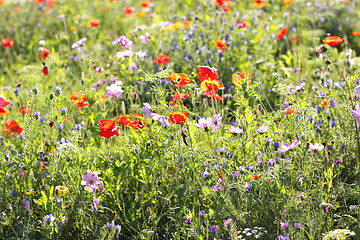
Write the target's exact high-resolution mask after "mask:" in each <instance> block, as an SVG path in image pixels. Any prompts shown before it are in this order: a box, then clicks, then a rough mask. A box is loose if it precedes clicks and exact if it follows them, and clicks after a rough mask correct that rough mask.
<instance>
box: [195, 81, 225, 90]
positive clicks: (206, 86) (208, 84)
mask: <svg viewBox="0 0 360 240" xmlns="http://www.w3.org/2000/svg"><path fill="white" fill-rule="evenodd" d="M222 87H223V86H222V85H221V83H220V81H219V80H211V79H205V80H204V81H202V82H201V84H200V88H201V90H203V91H204V92H205V91H208V90H211V89H213V90H214V91H215V92H216V91H217V90H219V89H220V88H222Z"/></svg>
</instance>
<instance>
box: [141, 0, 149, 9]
mask: <svg viewBox="0 0 360 240" xmlns="http://www.w3.org/2000/svg"><path fill="white" fill-rule="evenodd" d="M141 6H142V7H144V8H148V7H149V2H148V1H142V2H141Z"/></svg>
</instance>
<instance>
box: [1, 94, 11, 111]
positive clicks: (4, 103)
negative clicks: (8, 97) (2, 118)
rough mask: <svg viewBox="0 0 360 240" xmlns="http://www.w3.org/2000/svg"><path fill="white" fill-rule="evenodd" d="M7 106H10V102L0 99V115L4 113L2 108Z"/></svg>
mask: <svg viewBox="0 0 360 240" xmlns="http://www.w3.org/2000/svg"><path fill="white" fill-rule="evenodd" d="M9 104H10V102H6V101H5V100H4V99H3V98H1V97H0V115H2V114H5V113H6V111H5V110H4V109H3V108H4V107H6V106H7V105H9Z"/></svg>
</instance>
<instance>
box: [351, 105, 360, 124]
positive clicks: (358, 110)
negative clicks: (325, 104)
mask: <svg viewBox="0 0 360 240" xmlns="http://www.w3.org/2000/svg"><path fill="white" fill-rule="evenodd" d="M351 113H352V115H353V116H354V117H355V118H356V121H357V122H358V123H359V125H360V103H358V104H356V106H355V110H352V111H351Z"/></svg>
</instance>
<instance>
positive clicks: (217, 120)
mask: <svg viewBox="0 0 360 240" xmlns="http://www.w3.org/2000/svg"><path fill="white" fill-rule="evenodd" d="M221 119H222V117H221V115H220V114H215V115H214V118H213V123H214V124H213V125H212V130H213V131H217V130H218V128H219V127H220V126H221Z"/></svg>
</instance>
